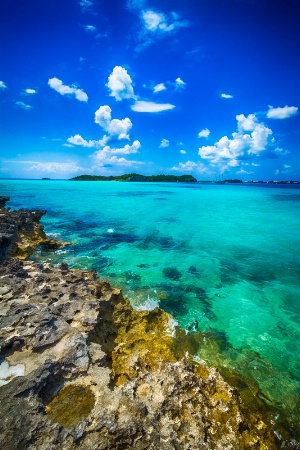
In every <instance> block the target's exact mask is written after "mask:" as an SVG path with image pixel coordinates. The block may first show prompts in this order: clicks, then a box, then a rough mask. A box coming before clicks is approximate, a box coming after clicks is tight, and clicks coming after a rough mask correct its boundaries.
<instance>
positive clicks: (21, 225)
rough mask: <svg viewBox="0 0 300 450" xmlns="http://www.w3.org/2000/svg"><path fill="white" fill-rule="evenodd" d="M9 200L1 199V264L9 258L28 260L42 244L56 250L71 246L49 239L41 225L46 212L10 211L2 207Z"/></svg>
mask: <svg viewBox="0 0 300 450" xmlns="http://www.w3.org/2000/svg"><path fill="white" fill-rule="evenodd" d="M8 200H9V197H0V262H1V261H4V260H5V259H6V258H8V257H9V256H12V257H18V258H20V259H26V258H28V256H29V255H30V254H31V253H32V252H33V250H34V248H35V247H36V246H37V245H40V244H42V245H44V246H45V247H46V248H54V249H55V248H58V247H61V246H66V245H70V244H69V243H66V242H57V241H55V240H54V239H48V238H47V236H46V234H45V232H44V228H43V226H42V225H41V224H40V223H39V221H40V219H41V217H42V216H43V215H44V214H46V211H43V210H41V211H34V210H25V209H21V210H18V211H10V210H9V209H5V208H2V207H1V205H2V206H4V205H5V204H6V202H7V201H8Z"/></svg>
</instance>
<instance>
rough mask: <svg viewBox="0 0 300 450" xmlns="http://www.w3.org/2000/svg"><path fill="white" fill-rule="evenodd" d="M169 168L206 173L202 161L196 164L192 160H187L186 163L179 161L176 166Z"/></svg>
mask: <svg viewBox="0 0 300 450" xmlns="http://www.w3.org/2000/svg"><path fill="white" fill-rule="evenodd" d="M171 170H176V171H179V172H198V173H206V172H207V171H208V170H207V167H205V165H204V164H203V163H200V164H197V163H195V162H194V161H187V162H186V163H179V164H178V165H177V166H174V167H172V168H171Z"/></svg>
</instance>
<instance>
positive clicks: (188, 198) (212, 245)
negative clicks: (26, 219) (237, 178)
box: [0, 180, 300, 424]
mask: <svg viewBox="0 0 300 450" xmlns="http://www.w3.org/2000/svg"><path fill="white" fill-rule="evenodd" d="M0 195H9V196H10V197H11V200H10V202H9V204H8V206H11V207H12V208H13V209H19V208H33V209H46V210H47V214H46V215H45V216H44V217H43V218H42V223H43V224H44V226H45V231H46V232H47V234H48V235H50V236H52V237H55V238H56V239H59V240H64V241H70V242H72V245H71V246H69V247H65V248H63V249H60V250H58V251H56V252H53V251H52V252H49V251H48V252H47V251H45V250H43V249H40V250H39V251H38V252H37V253H36V254H35V255H34V259H35V260H40V261H44V262H45V261H49V262H51V263H54V264H60V263H61V262H62V261H66V262H67V263H68V264H69V265H70V266H71V267H81V268H93V269H96V270H97V272H98V273H99V275H100V277H101V278H107V279H109V280H110V281H111V283H112V284H113V285H114V286H116V287H120V288H122V290H123V293H124V294H125V295H126V296H128V297H129V299H130V301H131V303H132V305H133V306H134V307H135V308H140V309H143V308H146V309H147V308H154V307H155V306H157V305H159V306H160V307H161V308H163V309H164V310H166V311H168V312H169V313H171V314H172V315H173V316H174V318H175V319H176V321H177V322H178V324H179V325H180V326H181V327H183V328H185V329H186V333H187V336H188V335H190V334H192V333H194V334H195V335H197V332H199V331H201V332H203V333H202V334H201V336H202V337H201V338H198V341H197V342H198V348H197V349H196V351H195V358H196V359H197V358H198V359H199V360H205V361H207V362H208V363H209V364H212V365H214V366H217V367H219V368H220V370H221V373H222V371H223V373H224V374H226V373H227V375H228V374H229V377H230V376H231V375H230V374H231V371H234V372H235V373H238V374H239V375H240V376H241V379H243V380H244V382H240V385H239V388H240V390H241V391H243V390H244V395H245V396H247V395H248V394H249V392H250V394H253V395H254V396H255V397H256V398H259V399H261V400H262V401H263V402H264V403H265V404H268V405H273V406H275V407H276V408H277V410H278V411H279V413H278V414H279V415H280V414H282V415H284V416H285V417H288V418H289V419H290V421H291V423H294V424H295V423H297V422H299V416H300V412H299V405H300V401H299V400H300V388H299V381H300V360H299V351H300V324H299V319H300V188H299V187H298V186H295V185H293V186H292V185H291V186H287V185H278V186H274V185H267V184H260V185H259V184H250V185H247V184H242V185H218V184H201V183H187V184H183V183H121V182H74V181H73V182H72V181H55V180H50V181H46V180H41V181H28V180H26V181H22V180H0ZM199 334H200V333H198V335H199Z"/></svg>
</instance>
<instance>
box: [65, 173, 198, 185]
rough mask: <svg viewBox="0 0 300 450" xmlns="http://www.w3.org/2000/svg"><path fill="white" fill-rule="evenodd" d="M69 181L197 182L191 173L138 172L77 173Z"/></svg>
mask: <svg viewBox="0 0 300 450" xmlns="http://www.w3.org/2000/svg"><path fill="white" fill-rule="evenodd" d="M70 181H155V182H174V183H177V182H183V183H186V182H193V183H195V182H197V180H196V178H194V177H193V176H192V175H180V176H177V175H140V174H139V173H128V174H125V175H119V176H109V177H105V176H102V175H79V176H78V177H74V178H71V179H70Z"/></svg>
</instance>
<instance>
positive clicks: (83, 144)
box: [64, 134, 99, 148]
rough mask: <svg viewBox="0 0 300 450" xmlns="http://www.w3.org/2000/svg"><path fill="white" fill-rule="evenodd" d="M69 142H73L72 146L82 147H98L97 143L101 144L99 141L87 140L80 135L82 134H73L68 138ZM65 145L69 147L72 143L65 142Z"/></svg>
mask: <svg viewBox="0 0 300 450" xmlns="http://www.w3.org/2000/svg"><path fill="white" fill-rule="evenodd" d="M67 142H68V144H71V146H74V145H79V146H81V147H89V148H91V147H96V146H97V144H99V141H94V140H91V141H86V140H85V139H83V137H81V136H80V134H75V136H71V137H69V138H68V139H67ZM64 146H65V147H69V146H70V145H67V144H64Z"/></svg>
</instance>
